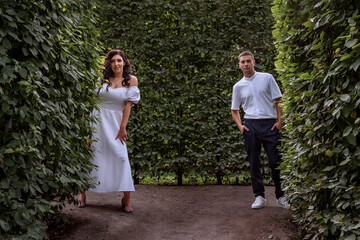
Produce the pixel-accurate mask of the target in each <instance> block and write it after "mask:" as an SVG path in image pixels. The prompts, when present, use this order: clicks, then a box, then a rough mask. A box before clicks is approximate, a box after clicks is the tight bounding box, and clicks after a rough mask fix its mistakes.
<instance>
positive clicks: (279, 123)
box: [271, 97, 284, 131]
mask: <svg viewBox="0 0 360 240" xmlns="http://www.w3.org/2000/svg"><path fill="white" fill-rule="evenodd" d="M274 102H275V105H276V111H277V115H278V121H277V122H276V123H275V124H274V126H273V127H272V128H271V130H274V129H275V128H277V129H279V131H280V130H281V129H282V125H283V123H284V119H283V118H282V108H281V106H280V105H279V104H280V103H282V102H283V100H282V98H281V97H279V98H276V99H275V100H274Z"/></svg>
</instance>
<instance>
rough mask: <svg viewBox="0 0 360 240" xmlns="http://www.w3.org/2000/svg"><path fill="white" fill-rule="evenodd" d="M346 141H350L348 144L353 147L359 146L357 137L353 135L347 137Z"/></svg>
mask: <svg viewBox="0 0 360 240" xmlns="http://www.w3.org/2000/svg"><path fill="white" fill-rule="evenodd" d="M345 138H346V140H348V142H349V143H350V144H351V145H353V146H357V143H356V137H355V136H354V135H352V134H349V135H347V136H346V137H345Z"/></svg>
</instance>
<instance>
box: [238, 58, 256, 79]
mask: <svg viewBox="0 0 360 240" xmlns="http://www.w3.org/2000/svg"><path fill="white" fill-rule="evenodd" d="M254 66H255V60H254V59H253V57H252V56H251V55H245V56H242V57H240V59H239V68H240V69H241V71H242V72H243V73H244V75H245V76H246V75H252V74H253V73H254V72H255V70H254Z"/></svg>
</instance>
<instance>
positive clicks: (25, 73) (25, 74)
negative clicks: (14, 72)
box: [19, 68, 28, 79]
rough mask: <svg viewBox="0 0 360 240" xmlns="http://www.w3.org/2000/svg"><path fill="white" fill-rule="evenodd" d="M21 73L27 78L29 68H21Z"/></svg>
mask: <svg viewBox="0 0 360 240" xmlns="http://www.w3.org/2000/svg"><path fill="white" fill-rule="evenodd" d="M19 74H20V76H21V77H22V78H25V79H26V78H27V74H28V72H27V70H26V69H25V68H21V69H20V70H19Z"/></svg>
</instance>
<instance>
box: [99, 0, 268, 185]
mask: <svg viewBox="0 0 360 240" xmlns="http://www.w3.org/2000/svg"><path fill="white" fill-rule="evenodd" d="M99 15H100V16H101V18H102V21H101V23H102V24H101V27H100V28H101V29H106V30H104V32H103V34H102V35H101V36H102V39H103V43H104V46H106V47H107V48H109V49H111V48H119V49H122V50H123V51H125V53H126V54H127V55H128V57H129V58H130V59H131V60H132V64H133V66H134V70H135V74H136V75H137V77H138V79H139V81H140V90H141V95H142V100H141V101H140V103H139V105H138V106H137V107H136V108H135V109H134V110H135V112H136V111H137V113H135V112H133V113H132V116H131V119H130V121H129V125H130V126H129V132H130V133H129V135H130V139H129V141H130V142H131V143H130V144H131V146H130V147H129V153H130V159H131V161H133V162H134V167H135V173H136V175H137V174H139V175H140V176H141V175H144V174H150V175H151V176H159V175H160V173H161V172H168V173H169V172H173V173H176V174H177V176H178V184H181V179H182V177H181V176H182V175H183V174H185V173H190V172H194V171H195V172H197V173H198V174H199V175H200V176H209V177H210V176H216V177H217V179H218V183H221V180H222V177H223V176H225V175H232V176H239V175H240V174H241V173H243V172H246V173H247V172H248V163H247V160H246V154H245V149H244V146H243V143H242V140H241V136H240V133H239V131H238V129H237V128H236V125H235V124H234V123H233V120H232V118H231V114H230V105H231V92H232V86H233V85H234V84H235V83H236V82H237V81H239V80H240V78H241V76H240V74H239V73H240V70H239V69H238V67H237V56H238V54H239V53H240V52H241V51H243V50H252V51H254V52H255V54H256V57H257V59H256V60H257V62H258V65H257V66H258V70H270V69H273V64H272V59H273V56H274V52H275V48H274V46H273V44H272V35H271V30H270V29H271V26H272V23H273V22H272V21H273V19H272V15H271V11H270V5H269V1H259V0H257V1H248V0H246V1H244V0H242V1H239V0H235V1H229V0H226V1H224V0H221V1H220V0H216V1H204V0H194V1H185V0H182V1H171V0H141V1H140V0H131V1H130V0H122V1H114V0H113V1H107V4H102V6H101V7H100V9H99ZM139 172H140V173H139Z"/></svg>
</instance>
